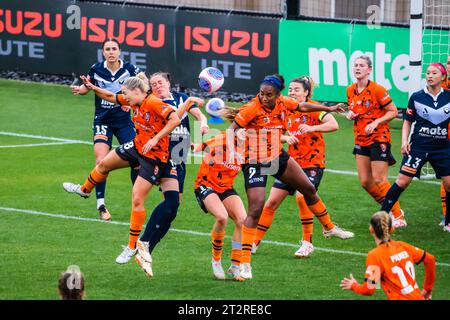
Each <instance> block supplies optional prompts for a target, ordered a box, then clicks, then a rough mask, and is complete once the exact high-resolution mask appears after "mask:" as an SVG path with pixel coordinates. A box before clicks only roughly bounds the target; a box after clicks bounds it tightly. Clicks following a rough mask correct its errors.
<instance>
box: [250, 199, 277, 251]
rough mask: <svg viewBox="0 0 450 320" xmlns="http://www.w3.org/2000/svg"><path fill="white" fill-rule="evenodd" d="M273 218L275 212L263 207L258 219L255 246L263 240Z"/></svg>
mask: <svg viewBox="0 0 450 320" xmlns="http://www.w3.org/2000/svg"><path fill="white" fill-rule="evenodd" d="M274 217H275V210H274V209H272V208H268V207H264V209H263V211H262V213H261V217H259V221H258V226H257V227H256V236H255V244H256V245H258V244H259V243H260V242H261V240H262V239H263V238H264V235H265V234H266V232H267V230H269V228H270V226H271V225H272V221H273V218H274Z"/></svg>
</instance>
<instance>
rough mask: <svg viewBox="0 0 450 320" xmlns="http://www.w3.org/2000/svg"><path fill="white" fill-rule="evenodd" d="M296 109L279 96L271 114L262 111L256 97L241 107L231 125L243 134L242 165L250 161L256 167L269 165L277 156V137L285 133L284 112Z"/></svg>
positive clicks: (279, 146)
mask: <svg viewBox="0 0 450 320" xmlns="http://www.w3.org/2000/svg"><path fill="white" fill-rule="evenodd" d="M297 107H298V102H297V101H295V100H294V99H292V98H289V97H285V96H282V95H280V97H279V98H278V99H277V101H276V104H275V107H274V109H272V110H270V109H267V108H266V107H264V106H263V105H262V104H261V101H260V99H259V97H258V96H257V97H255V98H254V99H253V100H251V101H250V102H249V103H247V104H245V105H244V106H242V107H241V109H240V110H239V113H238V114H237V115H236V118H235V122H236V123H237V124H238V125H239V126H241V127H243V128H246V131H247V147H246V156H245V161H246V163H249V161H250V160H251V161H256V162H257V163H262V162H269V161H272V160H274V159H275V158H276V157H278V156H279V155H280V153H281V150H282V149H283V145H282V143H281V135H282V132H283V131H284V130H286V117H287V112H288V111H289V110H295V109H296V108H297Z"/></svg>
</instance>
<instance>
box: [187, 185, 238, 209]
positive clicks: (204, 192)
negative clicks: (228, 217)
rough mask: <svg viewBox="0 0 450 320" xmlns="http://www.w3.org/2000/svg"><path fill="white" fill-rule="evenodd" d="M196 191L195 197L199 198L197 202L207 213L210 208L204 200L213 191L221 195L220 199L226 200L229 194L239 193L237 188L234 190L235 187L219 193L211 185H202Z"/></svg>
mask: <svg viewBox="0 0 450 320" xmlns="http://www.w3.org/2000/svg"><path fill="white" fill-rule="evenodd" d="M194 193H195V198H196V199H197V202H198V204H199V206H200V208H202V210H203V211H204V212H205V213H208V210H207V209H206V206H205V203H204V202H203V201H204V200H205V199H206V197H207V196H209V195H210V194H212V193H215V194H217V195H218V196H219V199H220V201H224V200H225V199H226V198H228V197H229V196H234V195H238V193H237V192H236V190H234V188H231V189H228V190H225V191H224V192H222V193H218V192H216V191H214V189H213V188H210V187H206V186H204V185H201V186H200V187H198V188H197V189H195V190H194Z"/></svg>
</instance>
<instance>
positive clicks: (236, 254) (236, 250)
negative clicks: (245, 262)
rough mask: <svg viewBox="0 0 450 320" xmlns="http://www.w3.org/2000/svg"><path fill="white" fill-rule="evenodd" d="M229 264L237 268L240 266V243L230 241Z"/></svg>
mask: <svg viewBox="0 0 450 320" xmlns="http://www.w3.org/2000/svg"><path fill="white" fill-rule="evenodd" d="M231 246H232V248H231V263H232V264H234V265H236V266H239V265H241V258H242V243H240V242H237V241H232V243H231Z"/></svg>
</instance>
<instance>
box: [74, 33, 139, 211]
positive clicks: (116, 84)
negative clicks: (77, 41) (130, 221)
mask: <svg viewBox="0 0 450 320" xmlns="http://www.w3.org/2000/svg"><path fill="white" fill-rule="evenodd" d="M102 49H103V57H104V58H105V60H104V61H102V62H99V63H96V64H94V65H93V66H92V67H91V69H90V70H89V73H88V75H89V78H90V81H91V82H92V83H93V84H95V85H96V86H101V87H102V88H104V89H106V90H108V91H111V92H114V93H119V92H120V90H121V87H122V85H121V84H122V83H123V82H124V81H125V80H126V79H128V78H129V77H131V76H135V75H137V74H138V73H139V69H138V68H137V67H135V66H134V65H132V64H130V63H128V62H125V61H123V60H121V59H120V58H119V56H120V44H119V42H118V41H117V40H115V39H108V40H106V41H105V42H103V46H102ZM71 89H72V93H73V94H74V95H77V94H80V95H85V94H87V93H88V92H89V89H88V88H87V87H86V86H85V85H81V86H71ZM92 128H93V130H94V132H93V133H94V139H93V140H94V154H95V161H96V163H97V164H98V163H99V162H100V161H101V160H103V158H104V157H106V155H107V154H108V152H109V151H110V150H111V146H112V140H113V135H114V136H115V137H116V139H117V140H118V141H119V144H124V143H126V142H130V141H132V140H133V139H134V136H135V131H134V124H133V122H132V121H131V117H130V112H129V109H126V108H121V107H120V106H119V105H118V104H117V103H116V102H115V101H113V102H109V101H106V100H103V99H101V98H99V97H98V96H95V116H94V124H93V126H92ZM136 177H137V171H136V170H133V169H131V180H132V182H134V181H135V180H136ZM105 189H106V180H105V181H104V182H102V183H100V184H98V185H97V186H96V187H95V191H96V192H95V196H96V197H97V209H98V211H99V214H100V219H101V220H111V214H110V213H109V211H108V209H107V208H106V206H105Z"/></svg>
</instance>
